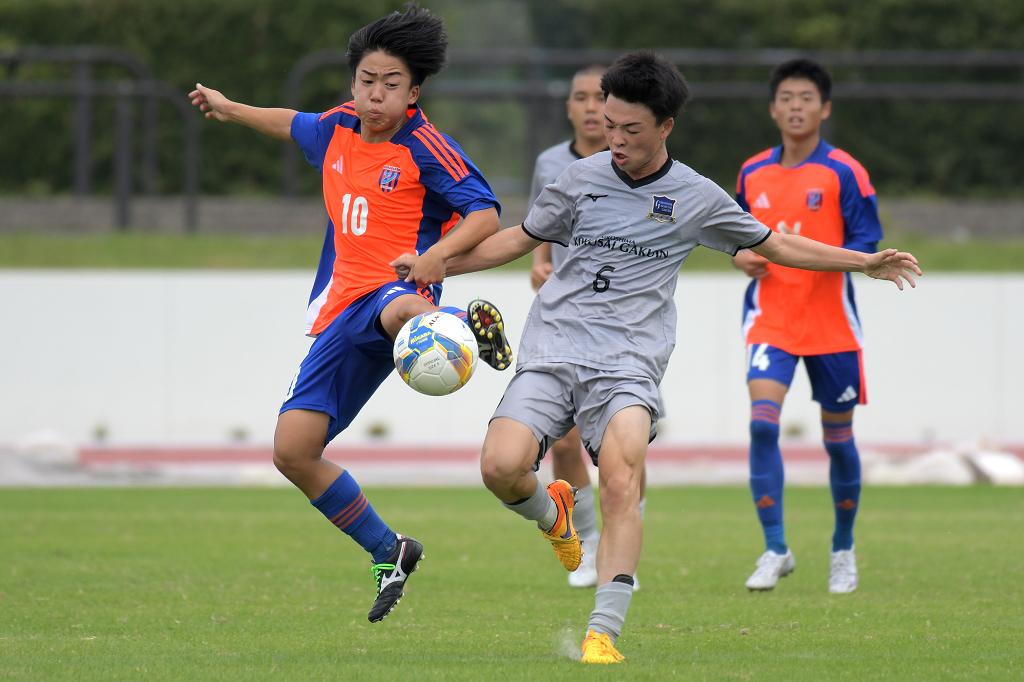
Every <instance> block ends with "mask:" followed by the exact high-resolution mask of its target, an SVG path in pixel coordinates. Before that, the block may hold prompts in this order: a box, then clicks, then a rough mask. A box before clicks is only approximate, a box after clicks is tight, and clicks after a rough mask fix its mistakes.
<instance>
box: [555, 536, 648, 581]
mask: <svg viewBox="0 0 1024 682" xmlns="http://www.w3.org/2000/svg"><path fill="white" fill-rule="evenodd" d="M569 587H597V538H593V539H591V540H583V560H582V561H580V567H579V568H577V569H576V570H575V571H573V572H572V573H570V574H569ZM639 589H640V579H639V578H637V577H636V573H634V574H633V591H634V592H636V591H637V590H639Z"/></svg>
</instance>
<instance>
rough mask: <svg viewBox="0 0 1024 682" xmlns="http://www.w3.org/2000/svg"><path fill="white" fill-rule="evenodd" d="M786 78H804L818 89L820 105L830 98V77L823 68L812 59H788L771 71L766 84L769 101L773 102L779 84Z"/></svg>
mask: <svg viewBox="0 0 1024 682" xmlns="http://www.w3.org/2000/svg"><path fill="white" fill-rule="evenodd" d="M787 78H805V79H807V80H809V81H811V82H812V83H814V85H815V86H817V88H818V94H820V95H821V103H822V104H824V103H825V102H827V101H829V100H830V99H831V98H832V77H831V76H829V75H828V71H826V70H825V67H824V66H822V65H821V64H819V63H818V62H816V61H814V60H813V59H805V58H798V59H790V60H789V61H788V62H782V63H781V64H779V65H778V66H776V67H775V70H773V71H772V77H771V80H770V81H769V82H768V87H769V89H770V94H771V100H772V101H774V100H775V93H776V92H778V90H779V84H780V83H782V81H784V80H786V79H787Z"/></svg>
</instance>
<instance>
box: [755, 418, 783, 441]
mask: <svg viewBox="0 0 1024 682" xmlns="http://www.w3.org/2000/svg"><path fill="white" fill-rule="evenodd" d="M750 438H751V440H753V441H755V442H759V443H772V442H776V441H778V440H779V424H778V422H768V421H764V420H762V419H754V420H752V421H751V422H750Z"/></svg>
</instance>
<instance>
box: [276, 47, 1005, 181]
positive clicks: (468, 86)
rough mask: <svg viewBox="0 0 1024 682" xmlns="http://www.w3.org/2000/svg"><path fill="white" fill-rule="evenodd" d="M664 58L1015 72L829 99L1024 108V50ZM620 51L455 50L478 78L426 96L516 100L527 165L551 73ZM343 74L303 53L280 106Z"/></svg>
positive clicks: (287, 162) (690, 52)
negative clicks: (1007, 78) (524, 120)
mask: <svg viewBox="0 0 1024 682" xmlns="http://www.w3.org/2000/svg"><path fill="white" fill-rule="evenodd" d="M656 51H657V52H658V53H659V54H661V55H663V56H664V57H665V58H666V59H668V60H670V61H672V62H673V63H675V64H677V65H679V66H680V67H682V68H683V70H684V72H685V70H686V67H696V66H705V67H751V66H763V67H765V68H766V69H768V68H771V67H773V66H775V65H776V64H779V63H781V62H783V61H786V60H787V59H792V58H794V57H800V56H802V57H810V58H812V59H815V60H817V61H819V62H821V63H823V64H826V65H829V66H832V67H836V66H842V67H864V68H880V67H906V68H914V69H922V70H925V69H936V68H947V67H958V68H978V67H984V68H987V69H997V70H998V69H1007V70H1012V71H1015V72H1016V71H1020V72H1021V73H1020V74H1017V79H1016V82H997V83H992V82H986V83H977V82H970V81H948V80H947V81H931V82H917V81H909V82H908V81H901V82H885V81H843V82H840V83H838V84H837V85H836V86H835V88H834V91H835V94H836V95H837V96H840V97H844V98H849V99H879V100H914V99H916V100H949V101H952V100H982V101H998V100H1013V101H1024V80H1022V78H1021V75H1022V74H1024V51H1021V50H861V51H855V52H854V51H836V50H818V51H813V50H811V51H809V50H783V49H769V50H718V49H664V50H656ZM620 54H622V51H621V50H605V49H601V50H591V49H585V50H573V49H541V48H495V49H491V48H488V49H453V50H451V51H450V52H449V55H448V65H449V67H455V68H460V69H479V70H481V72H482V77H481V78H479V79H460V80H454V79H452V78H450V77H448V78H446V77H445V75H444V72H442V74H441V76H439V77H438V79H437V81H436V82H433V83H431V84H430V86H429V87H430V92H431V94H432V96H439V97H451V98H456V99H467V100H473V99H480V98H482V99H488V100H495V99H513V100H521V101H523V102H524V103H525V106H526V109H527V117H528V124H527V126H526V130H527V136H528V139H527V144H526V154H527V156H528V158H529V160H530V161H531V165H532V159H533V158H535V157H536V155H537V154H538V153H539V152H540V151H541V149H542V147H543V144H542V140H541V137H540V134H539V131H541V130H543V128H544V126H543V125H542V124H543V118H544V116H545V114H546V113H547V112H550V108H549V107H550V104H551V103H552V102H553V101H557V100H560V99H564V98H565V96H566V95H567V92H568V86H569V84H568V82H567V81H566V80H565V78H564V76H562V77H561V78H559V77H558V76H555V75H554V74H553V71H555V70H557V71H559V72H560V73H561V74H564V73H565V72H566V70H568V69H572V68H581V67H584V66H587V65H590V64H611V63H612V62H613V61H614V60H615V59H616V58H617V57H618V56H619V55H620ZM337 67H342V68H344V69H345V70H346V71H347V69H348V63H347V60H346V58H345V52H344V50H338V49H326V50H319V51H316V52H312V53H310V54H307V55H306V56H305V57H303V58H302V59H300V60H299V61H298V62H296V63H295V66H294V67H292V69H291V71H290V72H289V73H288V76H287V78H286V80H285V85H284V91H283V101H284V104H285V106H289V107H292V108H296V109H298V108H300V107H301V105H302V91H303V88H304V86H305V85H306V83H307V81H308V80H309V79H310V78H311V77H313V75H314V74H315V73H316V72H317V71H319V70H322V69H325V68H337ZM509 67H515V68H518V69H520V70H521V72H520V74H521V75H520V76H519V77H518V79H516V80H494V79H493V78H487V77H486V76H487V71H488V70H491V71H492V72H493V70H494V69H497V68H509ZM690 85H691V88H692V90H693V94H694V97H695V98H700V99H710V100H726V99H757V98H764V99H767V97H768V92H767V86H766V84H765V80H764V79H762V80H759V81H742V80H741V81H738V80H718V81H696V82H693V81H691V83H690ZM299 158H300V157H299V154H298V153H297V152H296V150H295V149H294V145H286V147H285V149H284V151H283V155H282V170H283V191H284V193H285V195H287V196H293V195H294V194H295V192H296V188H297V179H296V178H297V175H296V173H297V168H298V162H299Z"/></svg>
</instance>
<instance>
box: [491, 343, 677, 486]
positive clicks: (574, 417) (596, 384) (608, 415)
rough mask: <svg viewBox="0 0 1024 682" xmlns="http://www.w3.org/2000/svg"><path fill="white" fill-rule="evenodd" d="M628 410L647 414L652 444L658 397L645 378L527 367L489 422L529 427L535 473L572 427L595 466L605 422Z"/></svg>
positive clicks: (571, 368) (589, 370)
mask: <svg viewBox="0 0 1024 682" xmlns="http://www.w3.org/2000/svg"><path fill="white" fill-rule="evenodd" d="M631 405H641V406H643V407H645V408H647V411H648V412H650V413H651V433H650V440H654V436H655V435H656V434H657V424H658V418H659V417H660V415H661V393H660V392H659V390H658V385H657V384H656V383H654V381H653V380H652V379H651V378H650V377H646V376H643V375H639V374H614V373H610V372H608V371H606V370H597V369H592V368H590V367H583V366H581V365H572V364H568V363H562V364H557V365H555V364H551V365H547V364H545V365H531V366H529V367H526V368H523V369H520V370H519V371H517V372H516V375H515V376H514V377H512V381H511V382H509V385H508V387H507V388H506V389H505V395H504V396H503V397H502V399H501V402H500V403H498V407H497V409H496V410H495V411H494V415H493V416H492V417H491V420H494V419H497V418H498V417H507V418H509V419H514V420H515V421H517V422H519V423H521V424H524V425H526V426H527V427H529V429H530V431H532V432H533V435H534V437H535V438H536V439H537V442H538V443H540V452H539V453H538V456H537V463H536V465H535V468H536V466H539V464H540V460H541V458H542V457H543V456H544V453H545V452H547V449H548V446H549V445H550V444H551V443H553V442H555V441H556V440H558V439H559V438H561V437H562V436H564V435H565V434H566V433H568V432H569V430H570V429H572V427H573V425H576V426H578V427H579V430H580V438H581V439H582V440H583V445H584V446H585V447H586V448H587V452H589V453H590V458H591V459H592V460H593V461H594V464H597V456H598V453H599V452H600V451H601V441H602V439H603V438H604V432H605V429H607V428H608V422H610V421H611V419H612V417H613V416H615V413H616V412H618V411H619V410H621V409H623V408H626V407H629V406H631Z"/></svg>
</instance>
